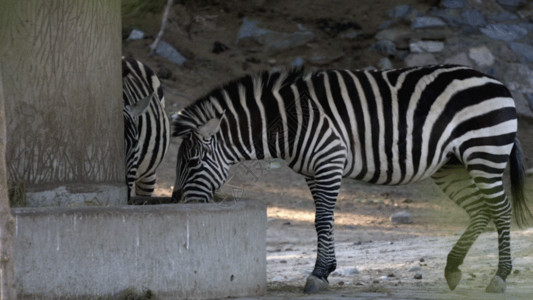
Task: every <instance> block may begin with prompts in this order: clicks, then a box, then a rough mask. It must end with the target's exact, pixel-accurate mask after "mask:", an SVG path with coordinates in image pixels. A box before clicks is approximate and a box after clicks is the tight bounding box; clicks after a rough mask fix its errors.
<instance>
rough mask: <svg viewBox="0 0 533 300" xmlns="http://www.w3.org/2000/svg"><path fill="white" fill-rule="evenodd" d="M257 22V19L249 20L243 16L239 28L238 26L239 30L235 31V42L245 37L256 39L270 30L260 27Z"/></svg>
mask: <svg viewBox="0 0 533 300" xmlns="http://www.w3.org/2000/svg"><path fill="white" fill-rule="evenodd" d="M257 24H259V21H255V20H249V19H248V18H247V17H244V18H243V19H242V25H241V28H239V32H238V33H237V44H239V43H240V42H242V41H243V40H246V39H256V38H258V37H260V36H262V35H264V34H266V33H269V32H270V30H266V29H263V28H260V27H259V26H257Z"/></svg>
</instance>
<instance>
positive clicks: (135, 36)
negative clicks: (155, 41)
mask: <svg viewBox="0 0 533 300" xmlns="http://www.w3.org/2000/svg"><path fill="white" fill-rule="evenodd" d="M144 36H145V34H144V32H143V31H141V30H138V29H133V30H132V31H131V32H130V35H129V36H128V40H130V41H134V40H142V39H144Z"/></svg>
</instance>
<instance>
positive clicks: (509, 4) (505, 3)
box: [496, 0, 527, 9]
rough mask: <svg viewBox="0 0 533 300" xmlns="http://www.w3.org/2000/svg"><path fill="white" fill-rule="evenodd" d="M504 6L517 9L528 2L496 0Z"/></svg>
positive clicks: (523, 0)
mask: <svg viewBox="0 0 533 300" xmlns="http://www.w3.org/2000/svg"><path fill="white" fill-rule="evenodd" d="M496 2H498V4H500V5H501V6H503V7H504V8H510V9H516V8H518V7H519V6H522V5H524V4H526V2H527V0H496Z"/></svg>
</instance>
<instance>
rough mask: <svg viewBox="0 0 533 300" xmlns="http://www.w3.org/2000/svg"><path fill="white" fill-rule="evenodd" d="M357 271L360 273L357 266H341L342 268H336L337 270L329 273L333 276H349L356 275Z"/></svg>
mask: <svg viewBox="0 0 533 300" xmlns="http://www.w3.org/2000/svg"><path fill="white" fill-rule="evenodd" d="M359 273H360V272H359V269H357V268H342V269H338V270H335V271H333V273H331V276H334V277H338V276H342V277H349V276H353V275H357V274H359Z"/></svg>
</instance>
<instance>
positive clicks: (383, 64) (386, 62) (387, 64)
mask: <svg viewBox="0 0 533 300" xmlns="http://www.w3.org/2000/svg"><path fill="white" fill-rule="evenodd" d="M378 66H379V69H380V70H390V69H392V68H393V66H392V62H391V61H390V59H388V58H387V57H382V58H381V59H380V60H379V64H378Z"/></svg>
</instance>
